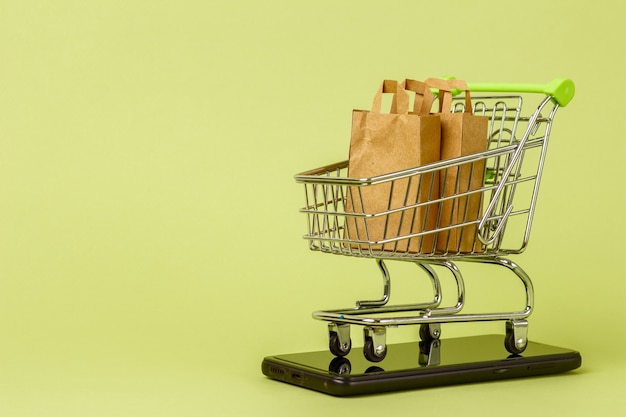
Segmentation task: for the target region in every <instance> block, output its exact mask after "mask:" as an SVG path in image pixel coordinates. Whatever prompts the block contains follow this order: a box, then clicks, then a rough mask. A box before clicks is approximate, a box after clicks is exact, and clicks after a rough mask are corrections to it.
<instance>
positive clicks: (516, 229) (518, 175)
mask: <svg viewBox="0 0 626 417" xmlns="http://www.w3.org/2000/svg"><path fill="white" fill-rule="evenodd" d="M469 88H470V90H471V91H472V94H473V97H472V106H473V110H474V114H476V115H484V116H488V118H489V136H488V137H487V138H485V140H486V141H487V142H488V145H489V146H488V149H487V150H486V151H484V152H480V153H476V154H471V155H466V156H461V157H459V158H454V159H450V160H445V161H439V162H436V163H431V164H428V165H424V166H420V167H415V168H412V169H408V170H404V171H399V172H394V173H389V174H385V175H380V176H376V177H372V178H350V177H349V176H348V161H343V162H339V163H335V164H332V165H329V166H326V167H322V168H318V169H314V170H310V171H307V172H304V173H301V174H299V175H296V177H295V178H296V181H297V182H298V183H301V184H303V185H304V188H305V197H306V205H305V206H304V208H302V209H301V212H302V213H305V214H306V216H307V220H308V232H307V234H306V235H305V236H304V238H305V239H307V240H308V241H309V247H310V249H311V250H313V251H319V252H322V253H330V254H337V255H344V256H353V257H361V258H372V259H375V260H376V263H377V265H378V267H379V269H380V271H381V272H382V276H383V295H382V297H381V298H380V299H378V300H366V301H357V303H356V306H355V307H350V308H340V309H333V310H325V311H317V312H315V313H313V317H314V318H316V319H319V320H323V321H327V322H328V328H329V347H330V351H331V352H332V353H333V354H335V355H336V356H339V357H341V356H345V355H347V354H348V352H349V351H350V349H351V346H352V342H351V337H350V326H351V325H358V326H363V328H364V338H365V344H364V348H363V349H364V354H365V357H366V358H367V359H368V360H370V361H373V362H378V361H381V360H382V359H384V357H385V355H386V352H387V347H386V329H387V328H388V327H395V326H401V325H413V324H416V325H420V331H419V334H420V338H421V339H422V341H423V342H425V343H431V342H433V341H435V342H436V341H437V340H438V339H439V337H440V335H441V324H442V323H453V322H473V321H505V322H506V327H505V338H504V345H505V348H506V349H507V350H508V351H509V352H510V353H512V354H520V353H522V352H523V351H524V349H525V348H526V345H527V341H528V336H527V331H528V321H527V318H528V317H529V316H530V314H531V313H532V311H533V305H534V291H533V285H532V281H531V279H530V277H529V276H528V275H527V274H526V273H525V272H524V270H523V269H522V268H521V267H520V266H518V265H517V264H516V263H514V262H512V261H511V260H509V259H508V258H507V257H508V256H509V255H513V254H519V253H522V252H523V251H524V250H525V249H526V247H527V245H528V241H529V237H530V230H531V226H532V222H533V215H534V212H535V206H536V203H537V197H538V192H539V184H540V180H541V176H542V172H543V167H544V162H545V157H546V150H547V146H548V139H549V136H550V131H551V127H552V122H553V120H554V117H555V114H556V112H557V110H558V108H559V107H563V106H565V105H567V104H568V103H569V101H570V100H571V99H572V98H573V96H574V85H573V83H572V82H571V81H570V80H568V79H559V80H555V81H553V82H551V83H549V84H547V85H529V84H471V83H470V84H469ZM475 93H488V94H485V95H484V96H478V95H476V94H475ZM495 93H498V94H495ZM537 93H539V94H541V96H538V95H537ZM529 99H530V100H533V99H534V100H535V103H538V104H535V105H531V108H532V110H531V111H530V112H527V113H524V107H525V106H524V102H525V101H526V100H529ZM463 106H464V102H463V101H462V100H461V99H459V100H456V99H455V100H454V101H453V111H463ZM526 107H528V106H526ZM460 169H469V170H470V172H478V171H479V170H481V173H480V175H482V176H483V178H484V182H483V184H482V186H481V187H479V188H471V187H469V185H464V184H460V182H462V180H458V179H457V180H456V188H455V192H454V193H452V194H450V195H443V193H441V192H435V191H438V190H439V191H440V187H441V186H442V185H439V184H438V182H437V181H433V180H432V178H435V177H437V178H441V181H442V184H443V182H444V181H445V179H446V178H448V175H450V173H451V172H453V171H454V170H460ZM457 172H458V171H457ZM367 187H386V190H388V193H389V194H388V195H389V201H390V202H391V195H392V193H393V192H394V191H393V190H394V188H395V189H407V190H408V189H410V188H411V187H413V188H415V187H417V188H418V189H422V188H428V189H429V190H430V191H429V192H428V195H436V196H437V197H436V198H432V199H428V200H427V201H418V199H416V201H408V199H405V201H404V204H403V205H402V206H401V207H392V206H391V203H389V208H388V210H385V211H381V212H375V213H372V212H370V211H368V210H367V207H364V204H363V201H364V199H363V198H362V196H363V190H365V189H366V188H367ZM402 187H404V188H402ZM429 187H430V188H429ZM436 188H437V189H436ZM470 198H473V199H479V201H480V203H479V206H480V213H478V214H477V215H476V216H475V217H472V216H471V215H470V216H468V215H467V214H465V217H464V218H463V220H462V221H460V222H457V223H452V224H451V223H446V222H443V221H441V218H442V214H441V207H442V206H443V204H444V203H446V202H449V203H453V204H456V207H457V208H458V207H461V205H463V204H465V207H466V208H467V204H468V203H467V201H468V200H469V199H470ZM459 210H460V209H459ZM418 211H421V212H422V213H423V212H430V213H431V214H432V215H435V214H436V213H437V218H438V221H437V225H436V226H435V227H426V224H424V225H423V227H421V228H419V227H418V228H415V227H411V229H410V230H409V231H408V232H407V231H406V230H405V231H400V230H396V229H395V228H394V227H391V226H389V227H388V225H391V224H393V223H392V222H389V221H387V220H384V222H385V232H384V234H383V236H382V238H378V237H377V238H373V237H372V236H373V235H372V234H371V233H370V232H369V230H368V227H369V226H370V225H371V224H372V223H371V222H372V221H379V222H380V221H381V219H389V218H390V217H391V216H396V217H399V218H401V219H403V220H402V221H410V222H411V224H413V225H414V224H415V223H417V222H419V221H420V220H419V216H416V213H417V212H418ZM424 223H425V222H424ZM349 226H354V227H349ZM357 226H358V227H357ZM453 231H456V232H457V233H459V234H460V235H463V234H464V233H473V235H474V237H473V240H474V242H475V243H474V246H473V247H472V248H471V249H470V250H466V249H462V248H460V247H459V245H458V244H457V245H453V244H451V243H450V241H449V239H450V237H449V236H450V234H451V232H453ZM426 239H430V242H432V245H425V244H424V242H425V241H426ZM445 239H448V241H446V240H445ZM416 242H417V243H418V245H417V247H418V249H415V248H416V245H415V244H413V243H416ZM389 260H399V261H405V262H412V263H414V264H416V265H417V266H418V267H419V268H420V269H421V270H422V271H424V272H425V274H426V275H427V276H428V277H429V279H430V281H431V284H432V287H433V293H434V297H433V298H432V300H430V301H426V302H421V303H415V304H402V305H389V300H390V296H391V278H390V275H389V271H388V268H387V266H386V264H385V262H386V261H389ZM459 262H476V263H482V264H492V265H497V266H501V267H503V268H504V270H508V271H510V272H512V273H513V274H514V275H515V276H517V278H518V279H519V280H520V281H521V282H522V284H523V287H524V292H525V304H524V306H523V307H522V308H521V309H519V310H515V311H506V312H485V313H464V312H462V310H463V307H464V305H465V284H464V280H463V276H462V274H461V271H460V269H459V267H458V266H457V263H459ZM434 267H443V268H445V269H447V270H448V271H450V273H451V274H452V276H453V277H454V280H455V282H456V290H457V296H456V302H455V303H454V304H453V305H448V306H441V302H442V291H441V284H440V281H439V277H438V275H437V273H436V271H435V268H434ZM398 313H400V315H399V316H398ZM408 313H412V314H408Z"/></svg>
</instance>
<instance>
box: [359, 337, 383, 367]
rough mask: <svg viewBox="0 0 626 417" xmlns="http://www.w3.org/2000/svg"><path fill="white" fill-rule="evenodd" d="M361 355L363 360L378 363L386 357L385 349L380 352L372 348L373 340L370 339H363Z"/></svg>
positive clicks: (374, 347)
mask: <svg viewBox="0 0 626 417" xmlns="http://www.w3.org/2000/svg"><path fill="white" fill-rule="evenodd" d="M363 355H365V359H367V360H368V361H370V362H380V361H382V360H383V359H385V356H387V347H386V346H385V347H383V349H382V351H381V350H378V349H376V346H374V340H373V339H372V338H371V337H366V338H365V345H364V346H363Z"/></svg>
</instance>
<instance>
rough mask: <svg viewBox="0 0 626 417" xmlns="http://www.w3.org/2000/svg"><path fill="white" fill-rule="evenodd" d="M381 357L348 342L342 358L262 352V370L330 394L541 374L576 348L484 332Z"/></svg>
mask: <svg viewBox="0 0 626 417" xmlns="http://www.w3.org/2000/svg"><path fill="white" fill-rule="evenodd" d="M387 349H388V351H387V355H386V357H385V359H383V360H382V361H380V362H370V361H368V360H367V359H366V358H365V357H364V355H363V352H362V351H361V349H359V348H357V347H353V348H352V350H351V351H350V353H349V354H348V355H347V356H345V357H335V356H334V355H333V354H331V353H330V352H329V351H317V352H304V353H290V354H284V355H276V356H272V357H266V358H265V359H264V362H263V373H264V374H265V375H266V376H269V377H270V378H273V379H278V380H281V381H283V382H288V383H291V384H295V385H300V386H304V387H307V388H312V389H317V390H320V391H325V392H328V393H331V394H335V395H350V394H359V393H367V392H382V391H388V390H395V389H406V388H416V387H426V386H434V385H444V384H455V383H463V382H474V381H481V380H490V379H504V378H513V377H520V376H531V375H542V374H549V373H557V372H563V371H567V370H571V369H575V368H577V367H579V366H580V364H581V357H580V354H579V353H578V352H576V351H573V350H571V349H566V348H560V347H556V346H550V345H545V344H541V343H535V342H530V341H529V342H528V346H527V347H526V350H525V351H524V352H523V353H522V354H521V355H512V354H510V353H509V352H507V350H506V349H505V347H504V336H499V335H484V336H473V337H462V338H452V339H442V340H434V341H431V342H412V343H400V344H391V345H388V346H387Z"/></svg>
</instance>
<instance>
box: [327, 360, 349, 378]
mask: <svg viewBox="0 0 626 417" xmlns="http://www.w3.org/2000/svg"><path fill="white" fill-rule="evenodd" d="M328 371H330V372H332V373H335V374H339V375H350V372H352V365H351V364H350V361H349V360H348V358H342V357H337V358H334V359H333V360H332V361H330V365H329V366H328Z"/></svg>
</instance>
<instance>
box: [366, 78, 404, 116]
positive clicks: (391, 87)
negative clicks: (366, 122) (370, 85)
mask: <svg viewBox="0 0 626 417" xmlns="http://www.w3.org/2000/svg"><path fill="white" fill-rule="evenodd" d="M383 93H391V94H393V101H392V102H391V110H390V113H393V114H407V113H408V112H409V95H408V94H407V92H406V91H405V90H404V88H402V85H400V83H398V82H397V81H395V80H385V81H383V83H382V85H381V86H380V88H379V89H378V92H376V95H375V96H374V102H373V103H372V113H380V109H381V106H382V101H383Z"/></svg>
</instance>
